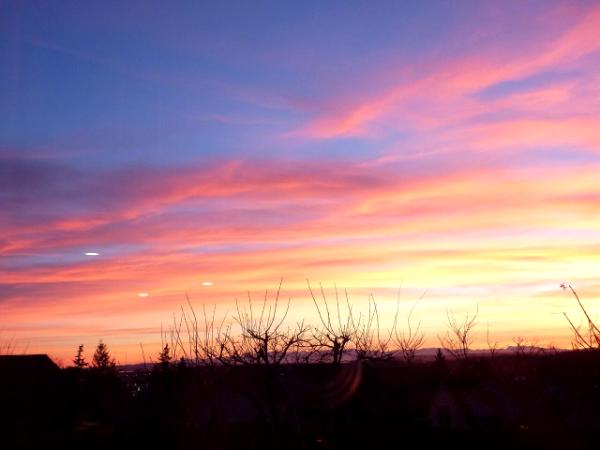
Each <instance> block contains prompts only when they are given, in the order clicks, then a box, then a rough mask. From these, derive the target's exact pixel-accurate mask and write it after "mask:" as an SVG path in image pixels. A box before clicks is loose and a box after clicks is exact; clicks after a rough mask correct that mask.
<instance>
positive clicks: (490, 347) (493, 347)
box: [485, 322, 499, 358]
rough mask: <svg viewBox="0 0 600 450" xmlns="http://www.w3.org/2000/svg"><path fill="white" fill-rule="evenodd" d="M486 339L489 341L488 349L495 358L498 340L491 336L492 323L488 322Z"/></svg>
mask: <svg viewBox="0 0 600 450" xmlns="http://www.w3.org/2000/svg"><path fill="white" fill-rule="evenodd" d="M485 341H486V343H487V347H488V351H489V352H490V356H491V357H492V358H493V357H494V356H496V352H497V351H498V347H499V344H498V341H493V340H492V338H491V337H490V323H489V322H488V323H487V325H486V329H485Z"/></svg>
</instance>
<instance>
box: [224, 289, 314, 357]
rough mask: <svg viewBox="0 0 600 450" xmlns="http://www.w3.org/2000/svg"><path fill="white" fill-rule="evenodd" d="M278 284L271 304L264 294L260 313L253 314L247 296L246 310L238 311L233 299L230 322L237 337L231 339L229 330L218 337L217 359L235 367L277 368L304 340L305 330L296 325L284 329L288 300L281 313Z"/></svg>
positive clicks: (251, 304) (288, 306) (303, 327)
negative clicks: (274, 365) (236, 326)
mask: <svg viewBox="0 0 600 450" xmlns="http://www.w3.org/2000/svg"><path fill="white" fill-rule="evenodd" d="M282 283H283V280H281V281H280V283H279V286H278V288H277V291H276V293H275V298H274V300H273V301H269V299H268V291H265V295H264V298H263V301H262V304H261V305H260V308H259V309H260V312H259V311H257V310H255V307H254V306H253V301H252V298H251V296H250V293H248V307H247V309H246V308H243V307H240V305H239V302H238V300H237V299H236V314H235V315H234V316H233V320H234V321H235V322H236V323H237V324H238V325H239V327H240V329H241V335H240V336H239V337H238V338H237V339H236V338H233V337H232V336H231V328H230V327H227V328H226V329H225V330H224V331H223V332H222V333H220V336H219V339H218V340H217V344H218V345H217V349H218V351H219V352H220V354H221V355H223V356H222V357H221V358H222V359H224V358H223V357H226V359H227V360H228V362H233V363H239V364H267V365H268V364H280V363H282V362H284V361H285V360H286V358H287V355H288V352H290V350H291V349H292V348H293V347H295V346H298V345H299V344H301V343H302V342H304V341H305V340H306V334H307V332H308V327H307V326H305V325H304V322H303V321H301V322H298V323H297V324H296V325H295V326H294V327H289V326H285V320H286V318H287V315H288V312H289V309H290V302H291V299H289V298H288V300H287V302H286V303H285V306H284V308H283V309H281V308H280V297H281V286H282Z"/></svg>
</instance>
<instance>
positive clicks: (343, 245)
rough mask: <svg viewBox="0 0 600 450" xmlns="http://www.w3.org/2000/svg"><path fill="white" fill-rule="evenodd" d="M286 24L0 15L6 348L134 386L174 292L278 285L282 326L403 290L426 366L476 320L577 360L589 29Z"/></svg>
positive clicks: (590, 222) (579, 14)
mask: <svg viewBox="0 0 600 450" xmlns="http://www.w3.org/2000/svg"><path fill="white" fill-rule="evenodd" d="M288 6H289V8H284V6H283V4H281V3H279V2H276V3H272V4H271V3H265V4H262V5H261V6H259V7H258V6H257V7H254V6H253V7H252V8H250V5H246V4H245V3H244V2H242V3H241V4H229V5H224V6H222V7H217V6H215V5H212V6H210V5H205V4H200V3H198V4H196V3H194V4H192V5H188V7H187V8H182V9H181V10H167V9H165V7H164V6H162V7H159V6H156V7H155V8H154V7H148V6H147V4H146V3H145V2H144V3H140V4H136V3H135V2H133V3H128V5H127V7H125V6H123V5H121V4H119V3H113V4H106V5H103V6H102V8H101V9H97V8H99V6H98V5H95V6H94V5H82V3H81V2H73V3H62V4H60V5H52V4H29V3H28V4H26V3H19V2H15V3H9V4H7V5H5V6H3V9H2V11H1V12H0V20H1V26H0V30H1V31H0V34H1V42H2V46H1V47H0V96H1V98H2V102H0V114H1V115H2V117H3V118H4V120H3V121H2V122H1V123H0V208H1V210H2V214H1V215H0V231H1V233H0V317H1V319H0V332H2V333H3V335H4V336H15V337H16V338H17V339H18V340H19V342H22V343H25V342H27V343H29V344H28V345H29V348H30V349H31V350H32V351H34V350H35V351H49V352H51V353H52V354H55V355H58V356H60V357H63V358H68V356H69V355H70V353H71V350H72V349H74V348H75V347H76V345H78V344H79V343H80V342H85V343H86V344H89V345H94V343H95V342H96V341H97V340H98V339H99V338H100V337H104V338H105V340H106V341H108V342H111V343H113V347H114V348H115V351H116V352H117V354H118V356H119V357H120V358H121V359H122V360H125V359H127V360H130V361H135V360H138V359H139V357H140V356H139V355H138V354H137V353H136V351H137V350H136V349H137V347H138V343H139V342H144V343H147V344H148V345H152V344H155V343H156V342H157V341H158V340H159V336H158V329H159V328H160V323H161V321H168V320H169V317H170V314H171V312H172V311H176V310H177V309H178V308H179V305H180V304H181V303H182V301H184V293H185V292H189V293H190V295H191V297H192V299H193V301H194V302H196V303H197V304H201V303H206V304H213V303H216V304H217V305H218V307H219V309H220V310H222V312H223V313H224V312H225V311H226V310H227V308H229V307H231V305H232V302H233V299H234V297H236V296H240V295H244V292H245V291H246V290H248V289H250V290H251V291H253V292H260V291H262V290H263V289H264V288H266V287H269V286H271V287H272V286H275V285H276V284H277V282H278V280H279V278H280V277H284V280H285V282H284V286H285V289H286V294H288V295H290V296H291V297H292V300H293V301H294V302H295V305H296V308H295V310H294V311H295V313H296V314H297V315H298V316H299V315H303V314H307V315H310V314H311V312H310V308H309V307H310V303H309V301H308V298H307V296H306V290H305V289H304V288H303V286H304V283H305V282H304V280H305V279H307V278H310V279H311V280H314V281H315V282H318V281H323V282H324V283H325V285H328V286H333V283H336V284H337V285H338V286H343V287H347V288H348V289H349V290H350V292H351V293H352V295H353V301H356V303H357V304H358V305H360V304H362V303H365V302H366V295H367V294H368V293H370V292H373V293H375V295H376V297H377V298H379V299H380V302H381V303H382V308H386V307H387V308H390V307H392V306H390V305H393V303H394V301H395V296H396V291H397V289H398V288H399V287H400V286H402V293H401V299H403V301H405V302H406V304H410V302H412V301H413V300H414V299H415V298H417V297H418V296H420V294H421V293H422V292H423V291H425V290H427V292H428V293H427V296H426V297H425V299H424V301H423V303H422V305H421V307H420V308H421V311H420V316H421V317H420V319H421V320H422V321H423V324H424V326H425V327H426V331H428V332H429V337H430V340H431V344H432V345H435V335H436V333H437V332H439V330H441V329H442V327H443V326H444V320H445V313H446V310H447V309H454V310H457V311H459V312H460V311H467V310H472V309H473V308H474V306H475V304H477V303H478V304H479V307H480V311H481V317H482V319H481V320H482V321H483V322H489V323H490V327H491V329H492V330H496V332H497V333H498V335H499V336H500V337H501V339H503V340H504V341H505V343H508V342H510V338H511V337H512V336H517V335H527V336H530V337H533V336H537V337H539V338H540V339H542V340H544V341H546V342H550V341H552V342H555V343H557V344H559V345H568V329H567V327H565V323H563V320H562V318H561V317H560V315H559V314H556V313H559V312H562V311H575V306H576V305H573V302H572V301H571V299H570V298H568V297H567V296H565V295H564V294H563V293H561V292H559V290H558V285H559V284H560V283H561V282H563V281H570V282H572V283H574V284H575V285H576V286H577V287H578V289H579V291H580V294H581V295H582V297H583V298H585V299H586V300H587V301H588V303H589V307H590V309H591V310H592V311H593V312H596V311H597V312H600V310H599V309H598V307H596V300H597V299H598V296H599V295H600V283H598V273H599V272H598V268H599V267H600V265H599V264H600V257H599V256H598V255H599V254H600V252H599V251H598V250H599V249H600V228H599V227H598V223H600V221H599V219H600V180H599V179H598V173H600V172H599V170H600V127H599V126H598V124H599V123H600V120H599V119H600V87H599V86H600V76H599V75H598V74H599V73H600V70H599V69H600V8H599V7H598V6H597V5H595V4H593V3H588V2H565V3H561V2H528V3H526V4H523V3H522V2H513V3H511V2H503V3H500V4H492V3H481V2H459V3H458V4H456V5H449V4H445V3H441V2H439V3H438V2H433V3H430V4H427V5H426V4H421V3H418V2H417V3H411V2H403V3H402V4H397V3H396V2H392V3H391V4H385V3H381V4H380V5H379V7H376V6H372V7H370V8H368V9H366V6H364V5H363V6H360V5H354V6H348V5H347V4H342V3H339V4H336V3H329V4H327V5H317V4H316V3H315V4H309V3H307V4H304V5H294V6H290V5H288ZM451 6H452V8H450V7H451ZM87 251H97V252H99V253H100V256H99V257H96V258H90V257H86V256H84V253H85V252H87ZM207 280H209V281H212V282H214V285H213V286H211V287H210V288H207V287H206V286H202V282H204V281H207ZM142 291H143V292H149V293H150V296H149V297H147V298H140V297H138V295H137V294H138V293H139V292H142ZM0 337H1V336H0Z"/></svg>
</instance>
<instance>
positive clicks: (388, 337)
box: [350, 294, 398, 360]
mask: <svg viewBox="0 0 600 450" xmlns="http://www.w3.org/2000/svg"><path fill="white" fill-rule="evenodd" d="M368 300H369V309H368V312H367V314H366V316H363V315H362V314H361V315H360V316H359V318H358V322H357V323H356V324H354V323H353V327H354V329H355V330H356V332H355V335H356V337H355V342H354V348H355V350H356V357H357V358H358V359H371V360H383V359H391V358H393V356H394V352H393V351H392V350H391V349H390V343H391V341H392V337H393V336H394V332H395V331H396V323H397V320H396V319H397V318H398V311H397V310H396V315H395V317H394V321H393V323H392V327H391V329H390V330H389V331H388V332H387V333H383V331H382V330H381V325H380V323H379V309H378V308H377V302H375V298H374V297H373V295H372V294H371V295H369V299H368ZM350 318H351V320H354V318H353V317H352V315H350Z"/></svg>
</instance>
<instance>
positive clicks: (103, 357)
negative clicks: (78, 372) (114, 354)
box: [92, 340, 116, 369]
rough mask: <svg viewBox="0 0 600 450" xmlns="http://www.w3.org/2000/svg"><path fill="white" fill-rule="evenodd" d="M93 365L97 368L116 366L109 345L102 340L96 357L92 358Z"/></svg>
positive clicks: (95, 354)
mask: <svg viewBox="0 0 600 450" xmlns="http://www.w3.org/2000/svg"><path fill="white" fill-rule="evenodd" d="M92 366H93V367H94V368H96V369H112V368H114V367H115V366H116V363H115V360H114V358H111V357H110V352H109V351H108V347H107V346H106V344H105V343H104V342H102V340H100V342H99V343H98V346H97V347H96V352H95V353H94V358H93V360H92Z"/></svg>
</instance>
